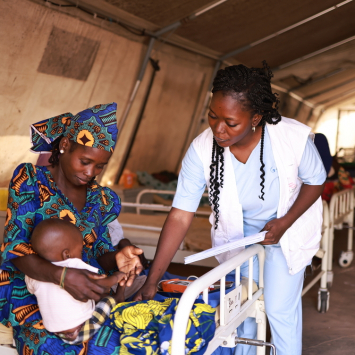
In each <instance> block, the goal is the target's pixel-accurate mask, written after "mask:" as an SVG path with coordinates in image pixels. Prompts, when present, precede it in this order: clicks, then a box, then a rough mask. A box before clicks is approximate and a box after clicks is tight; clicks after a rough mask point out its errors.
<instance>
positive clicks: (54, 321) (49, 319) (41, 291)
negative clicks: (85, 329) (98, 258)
mask: <svg viewBox="0 0 355 355" xmlns="http://www.w3.org/2000/svg"><path fill="white" fill-rule="evenodd" d="M52 264H54V265H57V266H61V267H65V266H66V267H69V268H74V269H86V270H89V271H92V272H94V273H98V270H99V269H97V268H96V267H93V266H90V265H88V264H86V263H84V262H83V261H82V260H80V259H76V258H72V259H67V260H63V261H57V262H53V263H52ZM25 281H26V285H27V288H28V291H29V292H30V293H32V294H34V295H35V296H36V297H37V302H38V306H39V310H40V312H41V315H42V319H43V325H44V327H45V328H46V329H47V330H48V331H50V332H60V331H64V330H68V329H72V328H75V327H77V326H78V325H80V324H82V323H84V322H85V321H86V320H88V319H89V318H91V316H92V313H93V311H94V309H95V302H94V300H89V301H87V302H80V301H77V300H76V299H74V298H73V297H72V296H71V295H70V294H69V293H68V292H67V291H65V290H64V289H62V288H60V286H58V285H55V284H53V283H51V282H42V281H37V280H34V279H31V278H30V277H28V276H26V277H25Z"/></svg>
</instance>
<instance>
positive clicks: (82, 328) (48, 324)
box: [25, 219, 127, 344]
mask: <svg viewBox="0 0 355 355" xmlns="http://www.w3.org/2000/svg"><path fill="white" fill-rule="evenodd" d="M31 243H32V248H33V250H34V251H35V252H36V253H37V254H38V255H39V256H40V257H42V258H43V259H46V260H48V261H50V262H51V263H52V264H54V265H57V266H61V267H63V272H62V277H61V282H60V283H61V284H60V285H56V284H53V283H49V282H42V281H37V280H34V279H31V278H30V277H28V276H26V278H25V281H26V284H27V288H28V290H29V292H31V293H32V294H34V295H35V296H36V298H37V301H38V306H39V309H40V312H41V315H42V319H43V325H44V326H45V328H46V329H47V330H48V331H50V332H53V333H55V334H56V335H57V336H59V337H61V338H62V339H63V341H65V342H66V343H69V344H79V343H81V342H83V341H86V340H88V339H89V338H91V337H92V336H93V335H94V334H95V333H96V332H97V331H98V330H99V329H100V327H101V325H102V324H103V323H104V322H105V320H106V319H107V318H108V316H109V315H110V312H111V309H112V307H114V306H115V305H116V304H117V303H120V302H123V301H124V289H125V287H124V286H118V287H117V291H116V293H115V294H114V295H113V296H108V297H105V298H103V299H101V300H100V301H99V302H98V303H97V305H96V306H95V302H94V300H88V301H87V302H80V301H77V300H76V299H74V298H73V297H72V296H71V295H70V294H69V293H68V292H67V291H65V290H64V283H65V273H66V268H76V269H86V270H89V271H91V272H94V273H98V269H97V268H95V267H92V266H90V265H88V264H86V263H84V262H83V261H82V256H81V255H82V249H83V237H82V234H81V233H80V231H79V229H78V228H77V227H76V226H75V225H74V224H72V223H69V222H66V221H63V220H60V219H47V220H44V221H42V222H40V223H39V224H38V225H37V226H36V228H35V229H34V231H33V234H32V237H31ZM126 279H127V277H126V274H124V273H122V272H116V273H114V274H113V275H112V276H109V277H106V278H104V279H103V280H101V284H102V283H103V284H104V286H107V287H112V286H114V285H118V283H120V282H121V281H122V280H126Z"/></svg>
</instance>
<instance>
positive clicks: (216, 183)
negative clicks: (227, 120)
mask: <svg viewBox="0 0 355 355" xmlns="http://www.w3.org/2000/svg"><path fill="white" fill-rule="evenodd" d="M272 77H273V74H272V72H271V70H270V67H269V66H268V65H267V63H266V61H265V60H264V61H263V67H262V68H248V67H246V66H244V65H241V64H240V65H232V66H230V67H226V68H225V69H221V70H219V71H218V72H217V75H216V77H215V79H214V81H213V90H212V92H213V93H215V92H217V91H223V92H224V93H225V94H227V95H231V96H233V97H235V98H236V100H237V101H238V102H239V103H240V104H241V106H242V109H243V110H244V111H249V112H250V114H251V117H254V115H256V114H258V115H261V116H262V118H261V120H260V122H259V124H258V125H259V126H261V127H262V133H261V142H260V164H261V166H260V171H261V175H260V179H261V182H260V186H261V194H260V196H259V198H260V199H261V200H264V196H265V192H264V188H265V184H264V183H265V164H264V160H263V154H264V141H265V125H266V124H267V123H268V124H272V125H276V124H278V123H279V122H280V121H281V115H280V113H279V112H278V107H279V102H280V101H279V99H278V95H277V94H274V93H273V92H272V90H271V78H272ZM240 94H242V95H240ZM223 152H224V148H221V147H219V146H218V144H217V143H216V141H215V140H213V148H212V163H211V165H210V204H211V205H213V211H214V212H215V219H216V223H215V229H217V226H218V220H219V217H218V214H219V204H218V201H219V197H218V195H219V192H220V191H219V188H220V187H221V188H222V187H223V178H224V158H223ZM219 162H220V163H221V166H220V169H219V170H220V176H219V177H218V164H219Z"/></svg>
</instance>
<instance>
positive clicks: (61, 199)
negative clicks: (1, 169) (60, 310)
mask: <svg viewBox="0 0 355 355" xmlns="http://www.w3.org/2000/svg"><path fill="white" fill-rule="evenodd" d="M120 209H121V203H120V200H119V198H118V196H117V195H116V194H115V193H114V192H113V191H112V190H110V189H109V188H105V187H101V186H100V185H98V184H97V183H96V182H93V183H90V184H88V188H87V198H86V204H85V207H84V209H83V210H82V211H78V210H77V209H76V208H75V207H74V206H73V205H72V203H71V202H70V201H69V200H68V199H67V198H66V197H65V196H64V195H63V194H62V192H61V191H60V190H59V189H58V187H57V186H56V184H55V182H54V180H53V177H52V175H51V173H50V171H49V170H48V169H47V168H46V167H40V166H35V165H32V164H21V165H20V166H18V167H17V169H16V170H15V172H14V175H13V178H12V180H11V182H10V187H9V201H8V208H7V217H6V222H5V242H4V244H3V245H2V248H1V251H2V258H3V264H2V265H1V269H2V272H1V274H0V321H1V322H2V323H3V324H4V325H7V326H13V327H14V337H15V340H16V344H17V350H18V353H19V354H21V355H22V354H25V355H57V354H66V355H69V354H70V355H75V354H86V353H87V354H89V352H87V351H88V349H89V348H90V346H91V348H95V346H96V345H95V341H94V342H93V343H92V344H91V345H90V346H89V345H68V344H65V343H63V342H62V340H60V339H59V338H58V337H56V336H55V335H53V334H51V333H49V332H47V331H46V330H45V329H44V327H43V323H42V320H41V315H40V313H39V311H38V305H37V300H36V297H35V296H34V295H32V294H30V293H29V292H28V290H27V288H26V284H25V281H24V276H25V275H24V274H23V273H21V272H19V271H18V270H17V269H16V268H15V266H14V265H13V264H12V262H11V260H12V259H13V258H16V257H21V256H24V255H29V254H32V253H33V250H32V248H31V233H32V231H33V229H34V227H35V226H36V225H37V224H38V223H39V222H41V221H42V220H44V219H48V218H60V219H63V220H67V221H69V222H71V223H73V224H75V225H76V226H77V227H78V228H79V230H80V231H81V233H82V235H83V244H84V246H83V261H84V262H87V263H88V264H90V265H92V266H94V267H97V268H99V269H100V270H101V272H103V270H102V268H101V267H100V265H99V264H98V262H97V261H96V259H97V258H98V257H99V256H101V255H103V254H105V253H106V252H109V251H113V250H114V249H113V246H112V244H111V240H110V236H109V233H108V227H107V224H108V223H110V222H112V221H113V220H114V219H116V218H117V216H118V214H119V212H120ZM112 333H113V331H112V330H111V329H107V327H106V326H103V328H102V329H101V330H100V331H99V332H98V334H96V335H95V339H98V340H97V342H98V344H101V345H104V346H107V349H108V350H107V351H109V350H110V351H111V352H107V354H112V353H113V352H114V349H115V347H116V345H117V344H118V343H117V342H116V341H115V342H112V344H116V345H115V346H113V345H112V347H111V345H110V344H111V341H110V337H111V336H113V335H112ZM100 334H101V335H100ZM116 337H117V339H118V335H117V336H116ZM101 345H100V346H99V348H100V349H101ZM83 349H86V350H85V352H83V351H84V350H83ZM101 350H102V349H101ZM101 350H97V349H96V350H95V351H93V352H91V353H90V354H99V353H100V354H106V352H105V351H106V350H105V351H101Z"/></svg>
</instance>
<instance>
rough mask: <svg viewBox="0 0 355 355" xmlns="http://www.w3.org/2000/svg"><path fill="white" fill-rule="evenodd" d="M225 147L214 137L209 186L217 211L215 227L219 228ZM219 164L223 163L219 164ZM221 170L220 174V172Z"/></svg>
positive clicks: (214, 209) (212, 202)
mask: <svg viewBox="0 0 355 355" xmlns="http://www.w3.org/2000/svg"><path fill="white" fill-rule="evenodd" d="M223 153H224V148H222V147H220V146H219V145H218V144H217V142H216V140H215V139H213V145H212V163H211V165H210V188H209V201H210V205H211V206H213V211H214V212H215V218H216V220H215V227H214V228H215V229H217V228H218V221H219V203H218V201H219V193H220V189H219V188H220V187H223V176H224V156H223ZM219 164H221V165H220V166H219ZM219 170H220V174H219Z"/></svg>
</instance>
